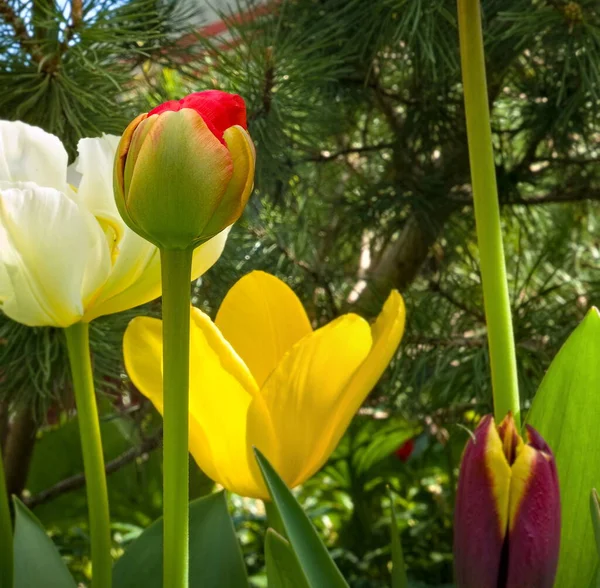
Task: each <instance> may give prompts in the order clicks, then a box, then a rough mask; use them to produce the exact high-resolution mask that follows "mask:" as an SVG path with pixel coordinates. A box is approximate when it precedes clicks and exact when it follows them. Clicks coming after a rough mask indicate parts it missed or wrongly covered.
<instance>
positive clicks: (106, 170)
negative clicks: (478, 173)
mask: <svg viewBox="0 0 600 588" xmlns="http://www.w3.org/2000/svg"><path fill="white" fill-rule="evenodd" d="M119 141H120V137H117V136H116V135H102V137H99V138H95V139H81V140H80V141H79V143H78V144H77V150H78V152H79V157H78V158H77V160H76V161H75V163H74V164H73V165H72V166H70V169H69V177H70V178H72V180H74V181H77V180H78V184H76V187H77V197H76V198H77V200H78V202H81V203H82V204H83V205H84V206H85V207H86V208H87V209H88V210H89V211H90V212H91V213H92V214H93V215H94V216H95V217H96V218H98V219H100V220H101V221H103V222H104V223H106V224H108V225H110V226H111V227H112V228H113V230H114V231H115V234H116V235H117V241H120V239H121V238H122V237H123V232H124V230H125V223H124V222H123V220H122V219H121V216H120V215H119V211H118V210H117V206H116V204H115V197H114V193H113V166H114V161H115V153H116V151H117V146H118V144H119ZM73 167H74V168H75V173H73V169H72V168H73ZM77 174H79V178H78V177H77Z"/></svg>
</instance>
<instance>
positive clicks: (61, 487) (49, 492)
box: [24, 428, 162, 508]
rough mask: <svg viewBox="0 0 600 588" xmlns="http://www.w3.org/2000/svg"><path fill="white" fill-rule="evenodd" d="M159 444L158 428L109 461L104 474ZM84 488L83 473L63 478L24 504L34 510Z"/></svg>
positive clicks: (26, 499) (119, 467)
mask: <svg viewBox="0 0 600 588" xmlns="http://www.w3.org/2000/svg"><path fill="white" fill-rule="evenodd" d="M161 442H162V428H160V429H159V430H158V431H156V433H154V434H153V435H151V436H150V437H147V438H146V439H144V440H143V441H142V442H141V443H140V444H139V445H138V446H137V447H131V448H130V449H127V451H124V452H123V453H122V454H121V455H119V456H118V457H116V458H115V459H113V460H111V461H109V462H108V463H107V464H106V467H105V471H106V474H107V475H108V474H113V473H114V472H116V471H118V470H120V469H121V468H122V467H124V466H126V465H128V464H130V463H131V462H132V461H134V460H136V459H137V458H138V457H141V456H143V455H144V454H147V453H150V452H151V451H153V450H155V449H157V448H158V447H159V446H160V444H161ZM84 486H85V475H84V474H83V473H81V474H75V475H74V476H71V477H69V478H65V479H64V480H61V481H60V482H57V483H56V484H54V485H53V486H50V488H46V490H42V491H41V492H38V493H37V494H34V495H33V496H30V497H25V498H24V502H25V504H26V505H27V507H28V508H35V507H36V506H39V505H40V504H45V503H46V502H50V501H51V500H53V499H54V498H56V497H57V496H61V495H62V494H66V493H67V492H72V491H74V490H78V489H79V488H83V487H84Z"/></svg>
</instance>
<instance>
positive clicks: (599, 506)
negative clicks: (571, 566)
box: [590, 488, 600, 588]
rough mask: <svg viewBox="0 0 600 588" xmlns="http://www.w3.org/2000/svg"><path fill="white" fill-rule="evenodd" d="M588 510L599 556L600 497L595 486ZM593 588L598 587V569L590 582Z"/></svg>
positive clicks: (599, 577)
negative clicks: (593, 579)
mask: <svg viewBox="0 0 600 588" xmlns="http://www.w3.org/2000/svg"><path fill="white" fill-rule="evenodd" d="M590 511H591V514H592V526H593V527H594V539H595V540H596V552H597V553H598V557H599V558H600V498H599V497H598V492H596V488H592V491H591V492H590ZM592 585H593V586H594V587H595V588H600V571H596V580H595V582H593V583H592Z"/></svg>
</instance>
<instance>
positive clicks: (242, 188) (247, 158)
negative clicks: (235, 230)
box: [205, 126, 256, 234]
mask: <svg viewBox="0 0 600 588" xmlns="http://www.w3.org/2000/svg"><path fill="white" fill-rule="evenodd" d="M225 142H226V144H227V148H228V149H229V154H230V155H231V158H232V161H233V175H232V176H231V180H230V181H229V184H228V185H227V190H225V194H223V198H222V199H221V203H220V204H219V207H218V208H217V209H216V210H215V213H214V214H213V216H212V218H211V219H210V221H209V222H208V224H207V226H206V229H205V231H206V233H207V234H211V232H212V230H216V231H218V230H220V227H227V226H229V225H232V224H233V223H234V222H235V221H236V220H238V218H240V216H241V214H242V212H243V211H244V208H245V207H246V204H247V203H248V198H250V194H251V193H252V188H254V160H255V158H256V152H255V150H254V145H253V143H252V140H251V139H250V135H248V133H247V132H246V131H245V130H244V129H243V128H242V127H240V126H235V127H231V128H229V129H227V131H226V132H225ZM211 227H214V229H211Z"/></svg>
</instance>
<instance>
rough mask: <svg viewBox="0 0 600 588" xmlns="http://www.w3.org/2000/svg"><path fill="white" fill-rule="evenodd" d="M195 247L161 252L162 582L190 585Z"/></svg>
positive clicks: (173, 586)
mask: <svg viewBox="0 0 600 588" xmlns="http://www.w3.org/2000/svg"><path fill="white" fill-rule="evenodd" d="M192 253H193V250H192V249H185V250H164V249H163V250H161V252H160V259H161V264H162V292H163V293H162V314H163V423H164V427H163V521H164V538H163V539H164V548H163V585H164V586H169V588H187V587H188V560H189V553H188V552H189V545H188V544H189V514H188V502H189V488H188V485H189V463H188V429H189V416H188V410H189V379H190V373H189V372H190V280H191V273H192Z"/></svg>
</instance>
